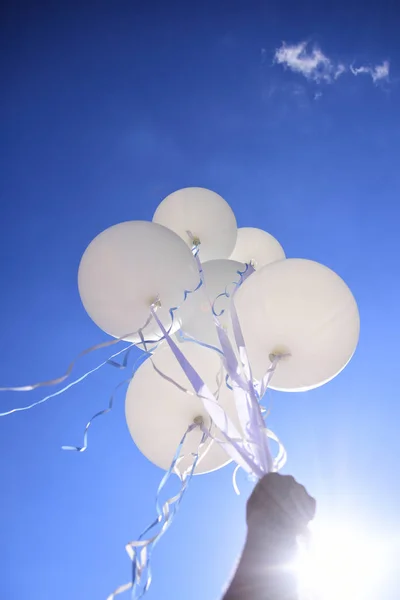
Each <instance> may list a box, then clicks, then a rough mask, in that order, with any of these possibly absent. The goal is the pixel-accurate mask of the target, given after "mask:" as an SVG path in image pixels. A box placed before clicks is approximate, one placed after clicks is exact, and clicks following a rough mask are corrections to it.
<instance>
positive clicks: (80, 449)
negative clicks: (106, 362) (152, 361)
mask: <svg viewBox="0 0 400 600" xmlns="http://www.w3.org/2000/svg"><path fill="white" fill-rule="evenodd" d="M125 358H126V355H125ZM148 358H149V357H148V356H146V355H145V357H144V360H143V356H139V358H138V359H137V360H136V361H135V363H134V365H133V367H132V373H133V374H132V377H129V378H128V379H125V380H124V381H121V382H120V383H119V384H118V385H117V386H116V387H115V388H114V390H113V392H112V394H111V396H110V400H109V402H108V407H107V408H104V409H103V410H100V411H99V412H97V413H96V414H94V415H93V417H92V418H91V419H90V421H89V422H88V423H87V425H86V427H85V430H84V432H83V444H82V446H61V449H62V450H75V451H76V452H84V451H85V450H87V447H88V442H87V439H88V431H89V428H90V427H91V425H92V423H93V421H94V420H95V419H97V417H101V416H102V415H106V414H107V413H109V412H111V411H112V409H113V406H114V399H115V395H116V393H117V391H118V390H119V388H120V387H121V386H122V385H124V384H125V383H128V382H130V381H132V378H133V377H134V376H135V372H136V370H137V369H138V368H139V366H140V365H141V364H142V363H143V362H144V361H145V360H147V359H148ZM116 364H118V363H116ZM118 366H119V368H122V367H123V368H126V367H127V361H126V360H124V363H123V365H122V366H121V365H118Z"/></svg>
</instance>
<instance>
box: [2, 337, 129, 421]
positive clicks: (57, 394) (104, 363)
mask: <svg viewBox="0 0 400 600" xmlns="http://www.w3.org/2000/svg"><path fill="white" fill-rule="evenodd" d="M132 346H134V344H132V345H131V346H128V347H127V348H123V349H122V350H119V352H116V353H115V354H113V355H112V356H110V358H108V359H107V360H105V361H103V362H102V363H100V364H99V365H97V367H94V369H90V371H87V373H84V375H81V376H80V377H78V379H75V380H74V381H71V382H70V383H69V384H68V385H66V386H65V387H63V388H62V389H61V390H57V391H56V392H54V393H53V394H49V395H48V396H45V397H44V398H41V400H38V401H37V402H33V403H32V404H29V405H28V406H20V407H18V408H13V409H11V410H8V411H6V412H2V413H0V417H6V416H8V415H12V414H13V413H16V412H22V411H24V410H30V409H31V408H34V407H35V406H38V405H39V404H43V403H44V402H47V400H50V399H51V398H55V397H56V396H60V395H61V394H63V393H64V392H66V391H67V390H69V389H70V388H71V387H73V386H74V385H76V384H77V383H80V382H81V381H83V380H84V379H86V377H89V375H92V373H95V372H96V371H98V370H99V369H101V368H102V367H104V365H107V364H111V365H112V366H116V365H118V368H122V366H121V365H120V364H119V363H115V364H114V361H113V360H112V359H113V358H115V357H116V356H118V355H119V354H122V353H123V352H126V351H129V350H130V349H131V347H132ZM36 387H40V385H37V386H36ZM15 389H17V388H15ZM18 389H19V388H18ZM33 389H35V388H33ZM19 391H21V390H19ZM26 391H27V390H26Z"/></svg>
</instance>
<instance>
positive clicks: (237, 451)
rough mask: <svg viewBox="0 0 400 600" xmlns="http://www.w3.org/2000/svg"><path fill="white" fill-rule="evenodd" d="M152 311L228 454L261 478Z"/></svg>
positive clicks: (222, 413)
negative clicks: (219, 433) (222, 440)
mask: <svg viewBox="0 0 400 600" xmlns="http://www.w3.org/2000/svg"><path fill="white" fill-rule="evenodd" d="M151 310H152V313H153V315H154V318H155V319H156V321H157V324H158V326H159V327H160V329H161V332H162V333H163V335H164V336H165V339H166V341H167V343H168V345H169V347H170V348H171V350H172V352H173V353H174V355H175V357H176V359H177V360H178V363H179V364H180V366H181V368H182V369H183V371H184V373H185V375H186V377H187V378H188V380H189V382H190V384H191V385H192V387H193V389H194V391H195V392H196V395H197V396H199V397H200V398H201V399H202V401H203V404H204V407H205V409H206V410H207V412H208V413H209V415H210V417H211V418H212V419H213V421H214V422H215V424H216V426H217V427H218V428H219V429H220V430H221V432H222V433H223V435H224V436H225V437H226V438H227V441H228V442H230V443H228V444H227V445H226V450H227V452H228V454H230V455H231V457H232V458H234V460H236V461H237V462H238V463H240V464H242V465H243V467H244V468H245V469H246V470H250V471H254V472H258V473H260V476H262V474H263V473H262V471H261V470H260V469H259V467H258V465H257V464H255V463H253V461H252V460H251V458H250V456H249V454H248V453H247V452H246V449H245V448H244V447H243V444H242V443H237V442H235V441H234V439H233V438H240V435H239V433H238V431H237V429H236V427H235V425H234V424H233V423H232V421H231V419H230V418H229V417H228V415H227V414H226V412H225V411H224V409H223V408H222V406H221V405H219V404H218V403H216V401H215V398H214V397H213V395H212V393H211V392H210V390H209V388H208V387H207V386H206V384H205V383H204V381H203V380H202V378H201V377H200V375H199V374H198V373H197V371H196V370H195V369H194V368H193V366H192V365H191V364H190V362H189V361H188V360H187V358H186V357H185V355H184V354H183V353H182V351H181V350H180V349H179V348H178V346H177V345H176V344H175V342H174V341H173V340H172V338H171V337H170V336H169V335H168V333H167V332H166V330H165V328H164V325H163V324H162V322H161V321H160V319H159V318H158V316H157V312H156V306H154V305H153V307H152V309H151Z"/></svg>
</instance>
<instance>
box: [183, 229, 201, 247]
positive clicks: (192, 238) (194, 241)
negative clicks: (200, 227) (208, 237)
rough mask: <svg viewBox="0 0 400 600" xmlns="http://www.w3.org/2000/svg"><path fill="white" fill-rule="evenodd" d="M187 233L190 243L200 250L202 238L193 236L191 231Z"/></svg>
mask: <svg viewBox="0 0 400 600" xmlns="http://www.w3.org/2000/svg"><path fill="white" fill-rule="evenodd" d="M186 233H187V234H188V236H189V238H190V241H191V242H192V245H193V248H194V249H195V248H198V247H199V246H200V244H201V241H200V238H199V237H197V235H193V233H192V232H191V231H187V232H186Z"/></svg>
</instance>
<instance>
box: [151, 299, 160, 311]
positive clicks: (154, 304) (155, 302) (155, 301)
mask: <svg viewBox="0 0 400 600" xmlns="http://www.w3.org/2000/svg"><path fill="white" fill-rule="evenodd" d="M150 307H151V308H152V309H153V310H157V309H158V308H161V300H160V297H159V296H156V297H155V298H154V299H153V300H151V301H150Z"/></svg>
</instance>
